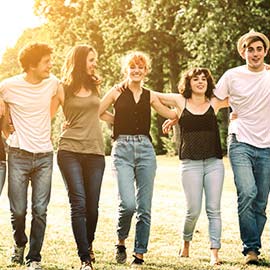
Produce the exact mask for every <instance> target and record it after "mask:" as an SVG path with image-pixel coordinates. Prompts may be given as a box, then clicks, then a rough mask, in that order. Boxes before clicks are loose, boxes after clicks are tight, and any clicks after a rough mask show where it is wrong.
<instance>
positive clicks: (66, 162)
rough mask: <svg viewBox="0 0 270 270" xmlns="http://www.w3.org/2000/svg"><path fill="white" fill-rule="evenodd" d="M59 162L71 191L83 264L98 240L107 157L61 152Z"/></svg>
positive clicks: (75, 231)
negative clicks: (94, 242) (100, 201)
mask: <svg viewBox="0 0 270 270" xmlns="http://www.w3.org/2000/svg"><path fill="white" fill-rule="evenodd" d="M57 161H58V165H59V168H60V171H61V173H62V176H63V179H64V182H65V184H66V187H67V191H68V197H69V202H70V207H71V223H72V230H73V234H74V237H75V241H76V244H77V248H78V255H79V257H80V259H81V261H90V256H89V251H88V248H89V247H90V245H91V244H92V242H93V240H94V238H95V231H96V226H97V221H98V207H99V197H100V189H101V183H102V178H103V173H104V169H105V158H104V156H101V155H94V154H83V153H74V152H70V151H65V150H59V151H58V155H57Z"/></svg>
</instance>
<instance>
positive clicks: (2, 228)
mask: <svg viewBox="0 0 270 270" xmlns="http://www.w3.org/2000/svg"><path fill="white" fill-rule="evenodd" d="M157 162H158V169H157V175H156V179H155V190H154V197H153V208H152V227H151V235H150V243H149V251H148V253H147V254H146V255H145V261H146V264H145V266H144V268H143V269H145V270H154V269H163V270H197V269H198V270H204V269H212V268H211V267H210V266H209V241H208V222H207V217H206V214H205V210H204V206H203V208H202V213H201V216H200V219H199V220H198V223H197V226H196V232H195V234H194V238H193V241H192V244H191V252H190V258H185V259H183V258H181V259H180V258H179V257H178V252H179V248H180V244H181V231H182V224H183V220H184V215H185V197H184V193H183V190H182V186H181V183H180V179H179V160H178V159H177V157H167V156H158V157H157ZM224 164H225V170H226V173H225V182H224V189H223V195H222V221H223V229H222V248H221V250H220V257H221V259H222V261H223V264H222V265H221V266H218V267H215V269H223V270H225V269H226V270H239V269H248V270H254V269H256V270H263V269H268V268H269V267H270V239H269V221H268V222H267V224H266V227H265V231H264V234H263V239H262V245H263V248H262V250H261V262H260V265H259V266H245V265H243V264H242V262H243V256H242V254H241V242H240V238H239V227H238V218H237V199H236V191H235V188H234V184H233V176H232V171H231V168H230V165H229V162H228V160H227V158H224ZM110 168H111V164H110V158H109V157H107V158H106V171H105V175H104V180H103V186H102V191H101V200H100V215H99V223H98V227H97V232H96V240H95V242H94V249H95V253H96V260H97V262H96V263H95V270H126V269H130V266H129V263H130V262H131V261H132V249H133V241H134V223H135V218H134V220H133V226H132V229H131V232H130V237H129V239H128V240H127V252H128V262H127V263H126V264H125V265H117V264H116V263H115V261H114V244H115V239H116V235H115V224H116V213H117V188H116V182H115V180H114V179H113V177H112V174H111V170H110ZM30 196H31V194H29V202H30V198H31V197H30ZM30 207H31V205H30V203H29V210H28V216H27V233H28V234H29V227H30V222H31V217H30V212H31V208H30ZM267 213H268V217H269V209H268V210H267ZM12 245H13V240H12V231H11V225H10V213H9V203H8V198H7V185H5V187H4V190H3V192H2V195H1V198H0V269H1V270H13V269H14V270H15V269H16V270H18V269H20V270H25V269H26V267H25V266H20V267H14V266H12V265H10V263H9V258H10V255H11V247H12ZM26 251H27V250H26ZM42 256H43V259H42V263H43V269H44V270H73V269H76V270H77V269H78V270H79V268H80V262H79V259H78V257H77V251H76V246H75V243H74V239H73V235H72V230H71V225H70V209H69V204H68V198H67V193H66V190H65V186H64V184H63V181H62V178H61V175H60V173H59V170H58V167H57V165H56V163H55V167H54V172H53V186H52V197H51V202H50V205H49V209H48V220H47V230H46V237H45V240H44V245H43V249H42Z"/></svg>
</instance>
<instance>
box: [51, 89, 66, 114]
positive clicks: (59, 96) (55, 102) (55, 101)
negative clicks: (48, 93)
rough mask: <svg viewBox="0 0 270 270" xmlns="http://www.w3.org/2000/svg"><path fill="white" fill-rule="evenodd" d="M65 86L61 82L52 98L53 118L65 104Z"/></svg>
mask: <svg viewBox="0 0 270 270" xmlns="http://www.w3.org/2000/svg"><path fill="white" fill-rule="evenodd" d="M64 99H65V95H64V88H63V85H62V84H59V86H58V88H57V92H56V94H55V95H54V96H53V97H52V99H51V119H53V117H54V116H55V113H56V112H57V110H58V108H59V106H60V105H61V106H63V105H64Z"/></svg>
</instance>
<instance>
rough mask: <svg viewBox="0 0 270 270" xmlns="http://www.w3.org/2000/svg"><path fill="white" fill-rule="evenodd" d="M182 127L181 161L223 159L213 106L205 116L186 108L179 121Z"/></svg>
mask: <svg viewBox="0 0 270 270" xmlns="http://www.w3.org/2000/svg"><path fill="white" fill-rule="evenodd" d="M178 123H179V126H180V140H181V141H180V149H179V158H180V159H192V160H201V159H207V158H211V157H216V158H220V159H221V158H222V149H221V143H220V136H219V130H218V125H217V118H216V115H215V112H214V109H213V108H212V106H210V107H209V109H208V110H207V111H206V112H205V113H204V114H200V115H197V114H193V113H191V112H190V111H189V110H187V109H186V108H185V109H184V110H183V112H182V115H181V117H180V119H179V121H178Z"/></svg>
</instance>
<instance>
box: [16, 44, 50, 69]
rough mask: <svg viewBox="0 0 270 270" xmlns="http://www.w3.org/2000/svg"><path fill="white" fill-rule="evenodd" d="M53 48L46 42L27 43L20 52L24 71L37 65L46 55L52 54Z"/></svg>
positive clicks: (20, 60)
mask: <svg viewBox="0 0 270 270" xmlns="http://www.w3.org/2000/svg"><path fill="white" fill-rule="evenodd" d="M52 51H53V49H52V48H51V47H50V46H49V45H48V44H46V43H30V44H27V45H26V46H25V47H23V48H22V50H21V51H20V53H19V62H20V64H21V67H22V68H23V71H24V72H27V71H28V70H29V68H30V67H31V66H32V67H36V66H37V65H38V63H39V62H40V60H41V58H42V57H43V56H45V55H50V54H52Z"/></svg>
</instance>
